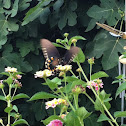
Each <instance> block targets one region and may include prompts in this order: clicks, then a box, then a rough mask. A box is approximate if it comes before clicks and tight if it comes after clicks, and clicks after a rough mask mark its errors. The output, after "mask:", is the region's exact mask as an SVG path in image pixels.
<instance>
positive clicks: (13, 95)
mask: <svg viewBox="0 0 126 126" xmlns="http://www.w3.org/2000/svg"><path fill="white" fill-rule="evenodd" d="M16 91H17V87H16V88H15V89H14V93H13V96H12V98H11V101H12V100H13V97H14V95H15V93H16Z"/></svg>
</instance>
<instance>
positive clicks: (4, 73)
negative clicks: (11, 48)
mask: <svg viewBox="0 0 126 126" xmlns="http://www.w3.org/2000/svg"><path fill="white" fill-rule="evenodd" d="M0 74H2V75H6V76H10V74H9V73H7V72H2V73H0Z"/></svg>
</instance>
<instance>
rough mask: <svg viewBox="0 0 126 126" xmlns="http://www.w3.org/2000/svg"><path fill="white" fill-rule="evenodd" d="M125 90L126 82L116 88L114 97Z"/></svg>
mask: <svg viewBox="0 0 126 126" xmlns="http://www.w3.org/2000/svg"><path fill="white" fill-rule="evenodd" d="M124 90H126V82H124V83H122V84H121V85H120V86H119V87H118V88H117V91H116V97H117V96H118V95H119V94H120V93H121V92H122V91H124Z"/></svg>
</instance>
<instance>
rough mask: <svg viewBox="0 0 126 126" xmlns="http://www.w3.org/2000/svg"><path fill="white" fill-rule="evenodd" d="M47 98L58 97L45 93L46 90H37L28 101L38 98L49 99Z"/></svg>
mask: <svg viewBox="0 0 126 126" xmlns="http://www.w3.org/2000/svg"><path fill="white" fill-rule="evenodd" d="M49 98H58V97H57V96H56V95H53V94H50V93H46V92H38V93H36V94H34V95H33V96H32V97H31V98H30V100H29V101H33V100H39V99H49Z"/></svg>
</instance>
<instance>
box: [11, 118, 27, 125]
mask: <svg viewBox="0 0 126 126" xmlns="http://www.w3.org/2000/svg"><path fill="white" fill-rule="evenodd" d="M18 124H26V125H28V126H29V124H28V122H27V121H26V120H24V119H19V120H17V121H15V122H14V123H13V124H12V126H16V125H18Z"/></svg>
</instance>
